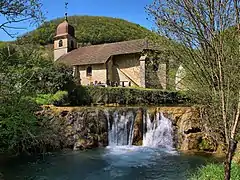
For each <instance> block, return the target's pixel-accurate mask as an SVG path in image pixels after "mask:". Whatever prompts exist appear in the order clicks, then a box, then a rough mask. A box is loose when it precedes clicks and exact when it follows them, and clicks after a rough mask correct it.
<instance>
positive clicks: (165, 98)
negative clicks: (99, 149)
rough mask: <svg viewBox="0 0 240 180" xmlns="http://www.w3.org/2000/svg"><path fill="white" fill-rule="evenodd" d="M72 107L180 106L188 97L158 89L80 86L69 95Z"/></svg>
mask: <svg viewBox="0 0 240 180" xmlns="http://www.w3.org/2000/svg"><path fill="white" fill-rule="evenodd" d="M69 101H70V104H71V105H89V104H91V103H93V104H99V103H100V104H112V103H118V104H120V105H159V104H171V105H172V104H180V103H184V102H186V101H187V98H186V95H184V94H181V93H179V92H176V91H163V90H158V89H140V88H122V87H107V88H103V87H96V86H86V87H85V86H78V87H76V88H74V89H73V90H72V91H71V92H70V93H69Z"/></svg>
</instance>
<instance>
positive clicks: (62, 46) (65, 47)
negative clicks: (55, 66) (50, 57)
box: [54, 3, 77, 61]
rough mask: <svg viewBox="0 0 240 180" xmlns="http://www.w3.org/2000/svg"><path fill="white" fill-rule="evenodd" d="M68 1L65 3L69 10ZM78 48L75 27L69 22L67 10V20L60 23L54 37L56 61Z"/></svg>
mask: <svg viewBox="0 0 240 180" xmlns="http://www.w3.org/2000/svg"><path fill="white" fill-rule="evenodd" d="M67 5H68V3H65V8H66V10H67ZM76 48H77V40H76V38H75V29H74V27H73V26H71V25H70V24H69V23H68V17H67V12H66V13H65V20H64V21H63V22H62V23H61V24H59V25H58V27H57V30H56V36H55V37H54V61H56V60H57V59H59V58H60V57H61V56H63V55H65V54H67V53H68V52H70V51H72V50H74V49H76Z"/></svg>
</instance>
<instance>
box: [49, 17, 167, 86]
mask: <svg viewBox="0 0 240 180" xmlns="http://www.w3.org/2000/svg"><path fill="white" fill-rule="evenodd" d="M155 51H156V49H154V48H153V47H152V46H151V45H150V43H149V42H148V40H147V39H137V40H131V41H123V42H116V43H106V44H100V45H90V46H85V47H78V44H77V39H76V37H75V30H74V27H73V26H71V25H70V24H69V22H68V20H67V18H66V19H65V21H64V22H62V23H61V24H59V25H58V27H57V29H56V36H55V37H54V60H55V61H56V62H59V63H64V64H66V65H69V66H71V67H72V68H73V75H74V77H75V78H76V79H77V81H78V82H79V83H80V84H81V85H101V86H122V87H142V88H161V89H166V86H167V71H168V69H167V61H166V60H158V64H157V66H156V65H155V67H150V66H149V64H151V57H150V56H149V54H150V52H151V53H152V52H155ZM156 84H157V85H156Z"/></svg>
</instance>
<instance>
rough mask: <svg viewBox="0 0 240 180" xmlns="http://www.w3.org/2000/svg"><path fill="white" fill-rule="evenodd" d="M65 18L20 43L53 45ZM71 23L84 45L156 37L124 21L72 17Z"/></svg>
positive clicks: (20, 40) (33, 32) (93, 17)
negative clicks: (59, 25) (56, 33)
mask: <svg viewBox="0 0 240 180" xmlns="http://www.w3.org/2000/svg"><path fill="white" fill-rule="evenodd" d="M63 20H64V18H58V19H55V20H52V21H49V22H46V23H44V24H43V25H42V26H40V27H39V28H37V29H36V30H34V31H32V32H29V33H27V34H25V35H24V36H22V37H20V38H18V42H19V43H24V42H27V43H29V42H31V43H36V44H41V45H46V44H52V43H53V37H54V35H55V30H56V28H57V26H58V24H60V23H61V22H63ZM68 21H69V23H70V24H71V25H72V26H74V27H75V31H76V38H77V40H78V42H79V43H83V44H102V43H111V42H118V41H126V40H133V39H140V38H145V37H148V36H151V35H154V33H153V32H151V31H150V30H148V29H146V28H144V27H142V26H140V25H138V24H134V23H131V22H128V21H126V20H123V19H117V18H110V17H100V16H70V17H68Z"/></svg>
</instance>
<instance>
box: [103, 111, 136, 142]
mask: <svg viewBox="0 0 240 180" xmlns="http://www.w3.org/2000/svg"><path fill="white" fill-rule="evenodd" d="M105 114H106V116H107V119H108V144H109V146H124V145H132V142H133V126H134V120H135V117H134V113H133V112H132V111H127V112H119V111H115V112H114V113H113V116H112V118H110V115H109V112H105Z"/></svg>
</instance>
